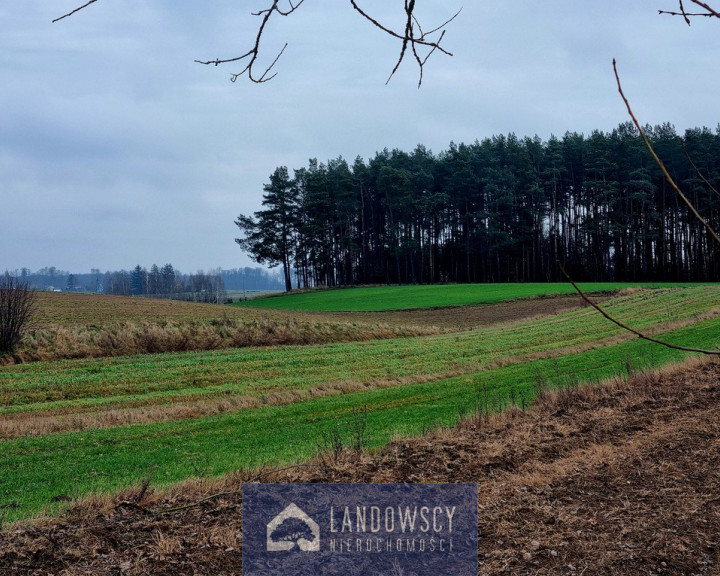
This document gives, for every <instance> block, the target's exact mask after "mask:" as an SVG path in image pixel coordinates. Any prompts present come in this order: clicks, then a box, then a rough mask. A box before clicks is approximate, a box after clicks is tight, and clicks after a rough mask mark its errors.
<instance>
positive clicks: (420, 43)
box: [350, 0, 462, 86]
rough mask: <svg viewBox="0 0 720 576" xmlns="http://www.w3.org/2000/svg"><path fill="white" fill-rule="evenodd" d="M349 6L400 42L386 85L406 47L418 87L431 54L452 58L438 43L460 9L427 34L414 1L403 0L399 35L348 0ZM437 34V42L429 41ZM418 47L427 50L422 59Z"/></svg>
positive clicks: (351, 0)
mask: <svg viewBox="0 0 720 576" xmlns="http://www.w3.org/2000/svg"><path fill="white" fill-rule="evenodd" d="M350 4H352V7H353V8H354V9H355V10H356V11H357V12H358V13H359V14H360V15H361V16H362V17H363V18H365V19H366V20H368V21H369V22H371V23H372V24H373V25H374V26H375V27H376V28H379V29H380V30H382V31H383V32H385V33H386V34H388V35H390V36H392V37H393V38H397V39H398V40H401V41H402V45H401V47H400V56H399V57H398V60H397V62H396V64H395V67H394V68H393V70H392V72H391V73H390V76H389V77H388V79H387V81H386V82H385V83H386V84H387V83H388V82H390V80H391V79H392V77H393V76H394V75H395V73H396V72H397V71H398V68H400V64H402V61H403V60H404V59H405V54H406V53H407V48H408V46H411V50H412V53H413V56H414V57H415V61H416V62H417V64H418V68H419V70H420V79H419V81H418V86H420V85H421V84H422V78H423V67H424V66H425V63H426V62H427V60H428V58H429V57H430V56H431V55H432V54H433V52H435V51H436V50H439V51H440V52H442V53H443V54H445V55H447V56H452V52H449V51H448V50H446V49H445V48H443V47H442V46H440V42H442V39H443V38H444V36H445V27H446V26H447V25H448V24H450V23H451V22H452V21H453V20H455V18H457V17H458V16H459V15H460V12H462V8H461V9H460V10H458V11H457V12H456V13H455V14H453V15H452V16H451V17H450V18H448V19H447V20H446V21H445V22H443V23H442V24H441V25H440V26H436V27H435V28H433V29H432V30H429V31H428V32H423V30H422V27H421V26H420V23H419V22H418V20H417V18H416V17H415V0H405V16H406V20H405V30H404V32H403V33H399V32H396V31H394V30H392V29H390V28H388V27H387V26H385V25H383V24H381V23H380V22H379V21H378V20H376V19H375V18H373V17H372V16H370V14H368V13H367V12H365V11H364V10H363V9H362V8H360V6H358V3H357V2H356V0H350ZM416 26H417V29H418V31H419V32H420V35H419V36H416V35H415V27H416ZM438 32H439V33H440V36H439V38H438V39H437V40H431V39H430V37H431V36H432V35H433V34H437V33H438ZM418 47H425V48H428V49H429V52H428V53H427V54H426V55H425V57H424V58H423V57H421V56H420V55H419V54H418V51H417V49H418Z"/></svg>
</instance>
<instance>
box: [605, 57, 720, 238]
mask: <svg viewBox="0 0 720 576" xmlns="http://www.w3.org/2000/svg"><path fill="white" fill-rule="evenodd" d="M613 70H614V71H615V80H616V81H617V86H618V92H620V96H621V97H622V99H623V102H625V106H626V107H627V111H628V114H630V118H632V121H633V123H634V124H635V127H636V128H637V129H638V131H639V132H640V136H641V137H642V139H643V142H645V146H646V147H647V149H648V151H649V152H650V155H651V156H652V157H653V160H655V163H656V164H657V165H658V167H659V168H660V170H661V171H662V173H663V175H664V176H665V179H666V180H667V181H668V183H669V184H670V186H672V188H673V189H674V190H675V192H677V194H678V196H680V198H681V199H682V201H683V202H685V204H686V205H687V207H688V208H689V209H690V211H691V212H692V213H693V215H694V216H695V218H697V219H698V221H699V222H701V223H702V225H703V226H704V227H705V229H706V230H707V231H708V232H709V233H710V235H711V236H712V237H713V238H715V240H716V241H717V242H718V244H720V236H718V234H717V232H715V230H714V229H713V228H712V226H710V224H708V223H707V221H706V220H705V219H704V218H703V217H702V216H700V213H699V212H698V211H697V210H696V209H695V206H693V204H692V202H690V200H688V198H687V196H685V194H683V192H682V190H680V187H679V186H678V185H677V184H676V183H675V180H673V178H672V176H670V173H669V172H668V170H667V168H666V167H665V164H664V163H663V161H662V160H660V158H659V157H658V155H657V154H656V153H655V150H654V148H653V147H652V144H651V143H650V140H649V139H648V137H647V136H646V135H645V131H644V130H643V129H642V126H640V123H639V122H638V120H637V118H636V117H635V114H633V111H632V108H630V103H629V102H628V99H627V98H626V97H625V93H624V92H623V89H622V85H621V84H620V76H619V75H618V71H617V63H616V62H615V59H614V58H613Z"/></svg>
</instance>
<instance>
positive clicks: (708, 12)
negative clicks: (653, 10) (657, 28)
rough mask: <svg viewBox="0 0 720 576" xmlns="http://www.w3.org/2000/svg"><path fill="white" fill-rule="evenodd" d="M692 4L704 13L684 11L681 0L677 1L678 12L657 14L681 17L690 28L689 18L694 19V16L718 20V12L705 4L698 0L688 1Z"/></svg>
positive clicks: (719, 16) (668, 11)
mask: <svg viewBox="0 0 720 576" xmlns="http://www.w3.org/2000/svg"><path fill="white" fill-rule="evenodd" d="M690 1H691V2H692V3H693V4H696V5H697V6H700V7H701V8H704V9H705V10H706V12H687V11H686V10H685V6H683V2H682V0H678V2H679V3H680V12H673V11H670V10H658V14H667V15H669V16H682V17H683V19H684V20H685V22H686V23H687V25H688V26H690V18H692V17H696V16H705V17H708V18H720V12H717V11H716V10H714V9H713V8H711V7H710V5H709V4H707V3H705V2H700V1H699V0H690Z"/></svg>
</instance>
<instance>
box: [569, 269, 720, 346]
mask: <svg viewBox="0 0 720 576" xmlns="http://www.w3.org/2000/svg"><path fill="white" fill-rule="evenodd" d="M558 267H559V268H560V271H561V272H562V273H563V275H564V276H565V278H566V279H567V281H568V282H570V284H572V287H573V288H575V291H576V292H577V293H578V294H579V295H580V297H581V298H582V299H583V300H585V302H587V303H588V304H590V306H592V307H593V308H595V310H597V311H598V312H600V314H602V315H603V316H604V317H605V318H606V319H608V320H610V322H612V323H613V324H615V325H616V326H619V327H620V328H622V329H623V330H626V331H627V332H630V333H631V334H635V336H637V337H638V338H641V339H643V340H647V341H648V342H654V343H655V344H660V345H661V346H665V347H666V348H672V349H673V350H681V351H682V352H697V353H698V354H706V355H714V356H716V355H720V350H705V349H703V348H689V347H686V346H678V345H677V344H671V343H670V342H665V341H663V340H658V339H657V338H653V337H652V336H648V335H647V334H644V333H643V332H640V331H639V330H635V328H631V327H630V326H628V325H627V324H624V323H622V322H620V321H619V320H616V319H615V318H613V317H612V316H610V314H608V313H607V312H605V310H603V309H602V308H600V306H598V305H597V304H596V303H595V302H593V301H592V300H591V299H590V298H588V296H587V295H586V294H585V293H584V292H583V291H582V290H581V289H580V287H579V286H578V285H577V284H576V283H575V281H574V280H573V279H572V278H571V277H570V275H569V274H568V273H567V272H566V271H565V268H564V267H563V265H562V264H560V263H559V262H558Z"/></svg>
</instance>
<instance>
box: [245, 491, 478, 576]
mask: <svg viewBox="0 0 720 576" xmlns="http://www.w3.org/2000/svg"><path fill="white" fill-rule="evenodd" d="M242 525H243V575H244V576H275V575H280V574H282V575H283V576H284V575H288V574H290V575H301V574H327V575H333V574H343V575H362V576H393V575H399V574H402V575H403V576H425V575H427V576H430V575H432V576H444V575H448V576H450V575H452V576H475V575H476V574H477V566H478V563H477V562H478V556H477V484H246V485H244V486H243V504H242Z"/></svg>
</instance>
